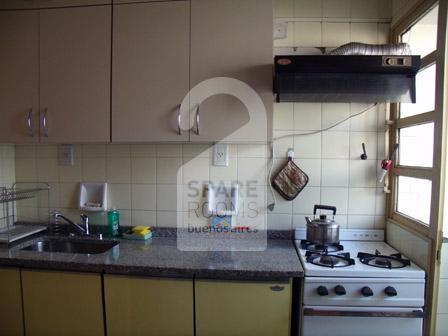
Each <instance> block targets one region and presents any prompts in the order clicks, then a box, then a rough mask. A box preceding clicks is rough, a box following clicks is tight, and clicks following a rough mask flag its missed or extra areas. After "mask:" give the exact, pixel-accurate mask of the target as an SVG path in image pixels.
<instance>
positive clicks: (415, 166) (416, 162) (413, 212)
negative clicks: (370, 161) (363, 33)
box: [391, 4, 438, 231]
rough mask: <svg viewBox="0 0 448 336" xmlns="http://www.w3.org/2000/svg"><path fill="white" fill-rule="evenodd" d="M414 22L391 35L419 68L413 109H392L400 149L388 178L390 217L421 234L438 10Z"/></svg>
mask: <svg viewBox="0 0 448 336" xmlns="http://www.w3.org/2000/svg"><path fill="white" fill-rule="evenodd" d="M416 18H417V19H416V20H414V21H410V22H411V23H410V24H409V26H408V27H405V29H403V30H402V31H401V32H398V34H396V35H395V36H396V39H398V41H401V42H407V43H409V45H410V47H411V51H412V54H413V55H420V56H421V65H422V66H421V68H420V70H419V72H418V74H417V76H416V94H417V95H416V104H404V103H403V104H394V105H393V107H392V111H393V112H392V113H393V117H394V118H395V119H396V122H395V124H394V125H395V126H394V127H393V130H392V132H391V141H392V143H396V142H397V143H398V144H399V148H398V153H397V157H396V162H395V166H394V174H393V176H392V178H391V185H392V189H393V192H394V197H392V201H393V204H392V207H391V216H392V218H394V219H396V220H397V221H400V222H405V223H410V225H411V224H412V226H413V227H414V228H416V229H418V230H420V231H422V230H423V231H424V230H425V228H426V229H429V226H430V225H431V221H430V218H431V203H432V197H433V186H432V185H433V178H434V177H433V176H434V174H433V173H434V172H433V170H434V168H433V166H434V162H433V161H434V148H435V146H434V143H435V122H436V119H437V118H436V116H437V114H436V109H437V107H436V71H437V60H436V55H437V53H436V51H437V29H438V27H437V20H438V5H437V4H435V6H432V7H429V8H427V9H426V11H424V12H423V14H422V15H420V16H418V17H416Z"/></svg>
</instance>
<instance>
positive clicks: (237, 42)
mask: <svg viewBox="0 0 448 336" xmlns="http://www.w3.org/2000/svg"><path fill="white" fill-rule="evenodd" d="M191 6H192V7H191V83H190V86H191V88H193V87H194V86H195V85H197V84H198V83H200V82H202V81H204V80H206V79H210V78H214V77H229V78H233V79H237V80H239V81H242V82H244V83H245V84H247V85H249V86H250V87H251V88H252V89H254V90H255V91H256V92H257V93H258V95H259V96H260V97H261V98H262V101H263V103H264V106H265V108H266V111H267V112H266V113H264V112H263V111H258V110H257V111H253V112H254V113H252V115H251V116H249V113H248V111H247V109H246V106H247V105H245V104H248V103H250V102H253V101H254V97H253V96H252V95H250V94H249V93H246V92H244V93H243V90H238V91H241V93H242V95H243V98H244V100H245V104H243V103H242V101H241V99H237V98H235V97H234V96H232V95H223V94H219V93H220V92H219V91H220V90H217V92H215V91H210V92H209V94H210V95H212V94H215V93H218V94H217V95H215V96H211V97H210V98H208V99H206V100H205V101H203V102H201V103H200V108H199V116H200V118H199V125H200V127H199V135H197V134H196V133H197V129H193V131H192V132H191V140H192V141H219V140H222V139H224V138H226V137H228V136H229V135H230V134H232V133H234V132H235V133H234V134H233V136H232V137H231V139H228V140H230V141H263V140H266V134H267V130H268V129H271V128H272V127H271V126H270V125H271V124H272V109H273V93H272V59H273V56H272V55H273V38H272V22H273V14H272V1H271V0H226V1H219V0H192V1H191ZM226 86H228V87H230V88H232V87H235V84H233V83H232V82H229V84H227V85H226V84H225V83H224V84H220V85H219V87H220V88H219V89H222V88H224V89H225V87H226ZM208 87H209V88H210V87H211V85H208ZM200 100H201V99H199V102H200ZM199 102H198V100H197V97H196V95H194V94H192V98H191V106H190V111H192V113H194V111H196V108H197V104H198V103H199ZM265 119H266V120H267V122H266V121H264V120H265Z"/></svg>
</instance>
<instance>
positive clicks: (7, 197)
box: [0, 183, 50, 243]
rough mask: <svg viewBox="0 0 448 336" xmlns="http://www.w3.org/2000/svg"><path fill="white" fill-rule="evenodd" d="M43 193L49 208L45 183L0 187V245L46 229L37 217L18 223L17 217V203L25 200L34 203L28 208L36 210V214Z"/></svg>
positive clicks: (47, 189) (48, 191)
mask: <svg viewBox="0 0 448 336" xmlns="http://www.w3.org/2000/svg"><path fill="white" fill-rule="evenodd" d="M44 192H46V194H47V195H46V202H47V206H49V204H50V186H49V185H48V184H47V183H20V184H18V183H15V184H14V185H13V186H12V187H11V188H7V187H0V205H2V206H3V212H2V213H0V243H12V242H14V241H16V240H19V239H22V238H25V237H27V236H30V235H32V234H35V233H37V232H41V231H43V230H45V229H46V228H47V225H42V221H41V220H39V218H38V217H39V216H37V217H36V216H34V218H26V220H22V221H20V222H19V221H18V216H17V204H18V202H23V201H26V200H30V202H35V204H34V207H29V208H30V209H34V210H36V213H37V210H38V208H39V200H38V197H42V196H41V195H40V194H41V193H44ZM44 199H45V198H44ZM40 200H42V198H41V199H40ZM43 209H45V208H43ZM48 218H49V216H48Z"/></svg>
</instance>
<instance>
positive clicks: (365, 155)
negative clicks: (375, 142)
mask: <svg viewBox="0 0 448 336" xmlns="http://www.w3.org/2000/svg"><path fill="white" fill-rule="evenodd" d="M361 160H367V153H366V145H365V143H364V142H363V143H362V154H361Z"/></svg>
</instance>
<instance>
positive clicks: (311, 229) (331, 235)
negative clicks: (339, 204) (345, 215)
mask: <svg viewBox="0 0 448 336" xmlns="http://www.w3.org/2000/svg"><path fill="white" fill-rule="evenodd" d="M317 210H330V211H333V219H328V218H327V216H326V215H320V216H319V218H316V213H317ZM313 215H314V218H313V219H312V220H311V219H310V218H309V217H305V219H306V240H307V241H309V242H311V243H312V244H316V245H331V244H339V224H338V223H336V222H335V220H334V216H335V215H336V207H334V206H330V205H315V206H314V211H313Z"/></svg>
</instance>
